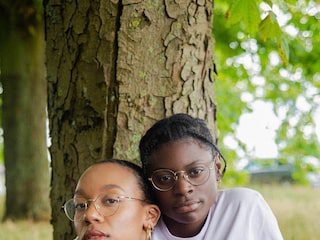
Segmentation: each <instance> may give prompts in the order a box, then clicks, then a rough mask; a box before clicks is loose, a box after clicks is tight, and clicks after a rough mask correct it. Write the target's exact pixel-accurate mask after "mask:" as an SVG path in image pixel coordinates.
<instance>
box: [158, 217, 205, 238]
mask: <svg viewBox="0 0 320 240" xmlns="http://www.w3.org/2000/svg"><path fill="white" fill-rule="evenodd" d="M162 218H163V221H164V222H165V224H166V226H167V228H168V230H169V232H170V233H171V234H172V235H174V236H176V237H182V238H186V237H193V236H195V235H197V234H198V233H199V232H200V231H201V229H202V227H203V225H204V224H205V222H206V218H205V219H202V220H201V221H198V222H192V223H179V222H176V221H175V220H173V219H171V218H169V217H167V216H165V215H163V216H162Z"/></svg>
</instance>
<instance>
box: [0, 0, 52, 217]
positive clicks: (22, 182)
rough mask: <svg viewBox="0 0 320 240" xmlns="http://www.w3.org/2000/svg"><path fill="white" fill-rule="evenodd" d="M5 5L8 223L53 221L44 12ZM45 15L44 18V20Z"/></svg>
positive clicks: (3, 71)
mask: <svg viewBox="0 0 320 240" xmlns="http://www.w3.org/2000/svg"><path fill="white" fill-rule="evenodd" d="M12 4H14V5H15V7H16V6H19V8H15V7H12V6H8V8H6V9H5V8H4V6H3V5H1V4H0V5H1V7H3V8H2V10H3V9H5V10H6V11H2V16H1V18H0V22H1V30H0V31H1V41H0V42H1V46H0V51H1V63H0V64H1V83H2V86H3V108H2V114H3V115H2V117H3V130H4V160H5V170H6V177H5V180H6V190H7V191H6V206H5V218H7V219H26V218H28V219H33V220H48V219H49V218H50V204H49V201H48V200H49V198H48V197H49V179H50V177H49V175H50V174H49V162H48V158H47V146H46V100H47V94H46V79H45V68H44V67H45V65H44V34H43V29H42V27H43V24H42V23H41V22H40V21H39V19H41V17H40V16H41V8H38V6H30V5H29V6H26V5H23V4H20V5H19V2H14V3H12ZM39 17H40V18H39Z"/></svg>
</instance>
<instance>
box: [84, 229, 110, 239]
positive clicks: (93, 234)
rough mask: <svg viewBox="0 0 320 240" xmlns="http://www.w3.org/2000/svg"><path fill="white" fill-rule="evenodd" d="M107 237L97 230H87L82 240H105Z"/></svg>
mask: <svg viewBox="0 0 320 240" xmlns="http://www.w3.org/2000/svg"><path fill="white" fill-rule="evenodd" d="M105 239H107V235H106V234H104V233H103V232H100V231H98V230H89V231H87V232H86V233H85V235H84V237H83V240H105Z"/></svg>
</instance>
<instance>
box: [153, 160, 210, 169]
mask: <svg viewBox="0 0 320 240" xmlns="http://www.w3.org/2000/svg"><path fill="white" fill-rule="evenodd" d="M196 164H205V163H204V162H203V160H202V159H196V160H194V161H193V162H191V163H189V164H187V165H185V166H184V167H183V168H189V167H191V166H193V165H196ZM161 169H166V170H167V169H169V170H172V171H173V169H171V168H167V167H160V168H156V169H154V170H153V171H157V170H161Z"/></svg>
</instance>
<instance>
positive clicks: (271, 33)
mask: <svg viewBox="0 0 320 240" xmlns="http://www.w3.org/2000/svg"><path fill="white" fill-rule="evenodd" d="M259 33H260V37H261V39H262V40H263V41H267V39H279V38H280V37H281V34H282V30H281V28H280V26H279V23H278V21H277V17H276V15H275V14H274V13H273V12H271V11H270V12H269V14H268V16H267V17H266V18H265V19H263V20H262V21H261V23H260V25H259Z"/></svg>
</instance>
